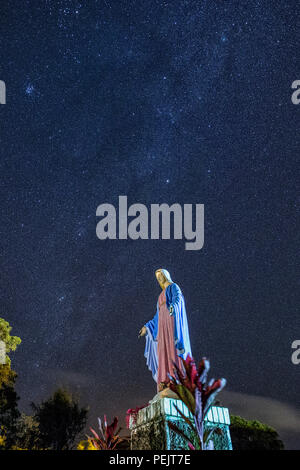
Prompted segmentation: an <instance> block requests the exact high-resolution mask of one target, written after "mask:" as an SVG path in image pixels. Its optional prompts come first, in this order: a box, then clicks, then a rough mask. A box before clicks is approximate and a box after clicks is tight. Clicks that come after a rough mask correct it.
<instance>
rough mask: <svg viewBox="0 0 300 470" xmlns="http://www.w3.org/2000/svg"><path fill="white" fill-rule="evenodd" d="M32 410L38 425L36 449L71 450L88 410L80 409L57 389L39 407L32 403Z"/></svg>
mask: <svg viewBox="0 0 300 470" xmlns="http://www.w3.org/2000/svg"><path fill="white" fill-rule="evenodd" d="M32 408H33V410H34V413H35V414H34V416H33V418H34V420H35V421H36V422H37V424H38V432H39V437H38V447H39V448H40V449H51V450H70V449H72V448H73V446H74V441H75V438H76V437H77V436H78V435H79V434H80V433H81V432H82V430H83V429H84V427H85V424H86V421H87V413H88V409H86V408H80V407H79V403H78V401H77V400H76V399H74V398H73V397H72V395H71V394H70V393H69V392H67V391H66V390H63V389H58V390H57V391H56V392H55V393H54V394H53V396H52V397H50V398H49V399H48V400H46V401H45V402H43V403H42V404H41V405H35V404H34V403H32Z"/></svg>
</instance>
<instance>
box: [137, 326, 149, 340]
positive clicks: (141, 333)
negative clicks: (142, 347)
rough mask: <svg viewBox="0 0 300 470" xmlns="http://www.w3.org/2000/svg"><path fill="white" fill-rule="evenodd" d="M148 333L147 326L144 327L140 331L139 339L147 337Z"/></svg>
mask: <svg viewBox="0 0 300 470" xmlns="http://www.w3.org/2000/svg"><path fill="white" fill-rule="evenodd" d="M146 333H147V328H146V327H145V326H143V328H141V329H140V331H139V336H138V337H139V338H141V337H142V336H145V335H146Z"/></svg>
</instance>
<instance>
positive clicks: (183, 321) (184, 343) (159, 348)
mask: <svg viewBox="0 0 300 470" xmlns="http://www.w3.org/2000/svg"><path fill="white" fill-rule="evenodd" d="M155 275H156V279H157V281H158V283H159V285H160V287H161V289H162V291H161V293H160V295H159V297H158V301H157V306H156V314H155V316H154V318H153V319H152V320H149V321H148V322H147V323H146V324H145V325H144V326H143V328H141V330H140V332H139V336H146V345H145V352H144V356H145V358H146V364H147V366H148V369H149V370H150V371H151V372H152V377H153V379H154V380H155V382H156V383H157V392H158V393H162V392H163V390H164V389H166V388H168V382H170V378H169V374H170V375H172V376H173V375H174V372H173V367H174V364H173V362H175V364H177V366H178V367H179V368H180V369H181V370H182V362H181V360H180V359H179V357H183V359H186V357H187V355H188V354H189V355H190V356H192V351H191V345H190V338H189V329H188V322H187V316H186V310H185V302H184V297H183V295H182V292H181V290H180V287H179V286H178V285H177V284H175V282H173V281H172V279H171V276H170V273H169V272H168V271H167V270H166V269H157V270H156V271H155Z"/></svg>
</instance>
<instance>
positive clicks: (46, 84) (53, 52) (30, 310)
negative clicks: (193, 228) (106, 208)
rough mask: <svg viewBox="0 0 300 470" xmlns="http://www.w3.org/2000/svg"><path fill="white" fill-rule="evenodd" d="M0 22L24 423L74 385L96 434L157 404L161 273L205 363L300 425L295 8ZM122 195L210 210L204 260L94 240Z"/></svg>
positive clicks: (54, 5)
mask: <svg viewBox="0 0 300 470" xmlns="http://www.w3.org/2000/svg"><path fill="white" fill-rule="evenodd" d="M0 16H1V23H0V36H1V46H0V79H1V80H3V81H4V82H5V84H6V93H7V96H6V104H5V105H1V106H0V120H1V131H0V139H1V143H0V145H1V146H0V152H1V160H0V170H1V182H0V195H1V202H0V209H1V226H0V231H1V238H0V244H1V282H0V288H1V290H0V293H1V314H0V316H3V317H4V318H5V319H6V320H8V321H9V322H10V323H11V325H12V326H13V333H14V334H16V335H18V336H20V337H21V338H22V345H21V346H20V347H19V348H18V351H17V352H16V353H15V354H14V356H13V367H14V369H15V370H16V371H17V372H18V374H19V378H18V393H19V395H20V396H21V407H23V409H24V410H25V411H26V412H29V410H30V409H29V403H30V402H31V401H40V400H41V399H44V398H46V397H48V396H49V394H50V393H51V392H52V391H53V390H54V389H55V388H56V387H57V386H58V385H68V386H69V387H70V388H71V389H72V390H74V391H76V392H78V393H79V394H80V396H81V399H82V402H83V403H87V404H89V405H90V406H91V411H90V422H91V423H93V424H95V423H96V418H97V416H98V415H99V416H100V415H103V413H107V414H108V415H109V416H112V415H113V414H114V413H117V414H118V415H119V417H120V419H123V418H124V415H125V412H126V410H127V408H130V407H134V406H140V405H142V404H144V403H146V402H147V401H148V400H149V399H151V398H152V397H153V395H154V394H155V391H156V387H155V384H154V382H153V379H152V377H151V373H150V372H149V371H148V370H147V368H146V363H145V359H144V357H143V352H144V340H138V338H137V337H138V331H139V329H140V328H141V327H142V326H143V324H144V323H145V322H146V321H148V320H149V319H150V318H152V317H153V315H154V313H155V307H156V301H157V297H158V295H159V286H158V284H157V283H156V280H155V277H154V271H155V269H157V268H159V267H164V268H166V269H168V270H169V271H170V273H171V275H172V278H173V279H174V280H175V281H176V282H177V283H178V284H179V285H180V287H181V289H182V291H183V293H184V296H185V299H186V305H187V314H188V319H189V325H190V332H191V344H192V350H193V353H194V356H195V358H196V359H197V360H199V359H200V358H201V357H202V356H204V355H205V356H207V357H209V358H210V360H211V364H212V369H213V371H212V373H213V375H214V376H224V377H226V378H227V380H228V386H227V389H228V390H229V391H230V390H232V391H233V392H236V393H238V394H248V395H255V396H263V397H266V398H270V399H275V400H280V401H282V402H284V403H287V404H288V405H290V406H293V407H295V406H297V405H298V406H299V385H300V384H299V382H300V381H299V373H300V366H295V365H293V364H292V362H291V353H292V350H291V344H292V342H293V340H296V339H299V326H300V325H299V298H298V299H297V297H298V295H297V290H298V291H299V282H298V280H297V277H296V254H297V251H299V244H298V242H297V236H298V233H299V196H298V190H297V185H296V183H297V179H296V174H297V173H296V170H297V160H298V155H299V125H298V123H299V112H300V106H299V107H297V106H295V105H293V104H292V102H291V94H292V90H291V84H292V82H293V81H294V80H297V79H300V77H299V71H300V63H299V50H298V49H299V47H298V43H299V29H298V30H297V29H296V25H297V23H298V24H299V8H298V2H296V1H289V2H270V1H268V2H267V1H252V2H243V1H239V2H237V1H226V2H217V1H197V2H195V1H187V0H185V1H180V2H179V1H178V2H176V1H172V2H161V1H155V0H152V1H150V0H144V1H131V2H129V1H110V0H106V1H96V0H90V1H89V2H77V1H55V0H53V1H51V0H44V1H33V0H32V1H25V0H24V1H23V2H22V7H21V6H20V5H19V2H15V1H9V0H3V1H1V6H0ZM297 74H298V76H297ZM119 195H126V196H127V197H128V201H129V203H130V204H132V203H136V202H140V203H143V204H145V205H147V206H149V205H150V204H158V203H163V202H165V203H167V204H172V203H174V202H177V203H179V204H181V205H183V204H186V203H189V204H197V203H198V204H204V205H205V243H204V247H203V248H202V249H201V250H200V251H197V252H188V251H184V249H183V247H182V245H183V242H182V241H181V240H136V241H132V240H105V241H101V240H99V239H98V238H97V236H96V223H97V219H96V208H97V206H98V205H99V204H101V203H106V202H107V203H111V204H114V205H115V206H117V201H118V197H119ZM297 336H298V337H297ZM224 401H225V399H224ZM224 404H226V403H224Z"/></svg>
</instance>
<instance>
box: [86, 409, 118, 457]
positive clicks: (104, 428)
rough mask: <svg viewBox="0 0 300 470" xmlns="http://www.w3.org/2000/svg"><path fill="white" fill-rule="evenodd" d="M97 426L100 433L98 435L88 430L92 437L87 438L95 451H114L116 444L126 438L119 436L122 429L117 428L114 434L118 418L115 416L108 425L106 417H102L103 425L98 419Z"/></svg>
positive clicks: (92, 430)
mask: <svg viewBox="0 0 300 470" xmlns="http://www.w3.org/2000/svg"><path fill="white" fill-rule="evenodd" d="M98 424H99V431H100V433H99V434H98V433H97V432H96V431H94V429H92V428H90V430H91V432H92V433H93V437H88V439H89V441H90V442H91V443H92V445H93V446H94V447H95V449H96V450H114V449H115V448H116V446H117V445H118V444H120V443H121V442H123V441H124V440H126V438H122V437H120V436H119V432H120V431H121V429H122V428H119V429H118V431H117V432H116V429H117V426H118V418H117V417H116V416H115V417H114V420H113V422H112V424H110V425H108V424H107V419H106V415H104V420H103V424H102V421H101V419H100V418H98Z"/></svg>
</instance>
